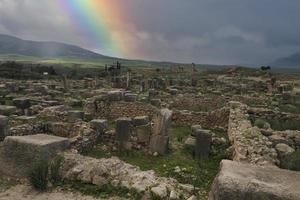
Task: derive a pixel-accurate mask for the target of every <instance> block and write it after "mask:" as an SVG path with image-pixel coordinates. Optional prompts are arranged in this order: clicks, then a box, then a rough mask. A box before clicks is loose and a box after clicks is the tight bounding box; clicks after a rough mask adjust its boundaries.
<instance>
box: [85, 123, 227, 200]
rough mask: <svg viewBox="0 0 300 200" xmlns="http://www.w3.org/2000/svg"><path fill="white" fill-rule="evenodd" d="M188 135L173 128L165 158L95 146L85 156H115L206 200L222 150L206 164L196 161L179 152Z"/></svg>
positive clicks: (223, 150)
mask: <svg viewBox="0 0 300 200" xmlns="http://www.w3.org/2000/svg"><path fill="white" fill-rule="evenodd" d="M189 134H190V128H189V127H175V128H173V129H172V133H171V137H170V140H171V148H170V153H169V154H168V155H165V156H152V155H145V153H143V152H139V151H124V150H122V151H113V152H110V151H103V150H102V149H101V146H102V145H98V146H96V147H95V148H94V149H93V150H92V151H91V152H89V153H88V154H87V155H88V156H91V157H95V158H109V157H111V156H117V157H119V158H120V159H121V160H123V161H125V162H127V163H130V164H132V165H136V166H139V167H140V168H141V170H154V171H155V172H156V174H157V175H158V176H163V177H171V178H175V179H177V180H178V181H179V182H180V183H183V184H191V185H193V186H195V187H198V188H200V193H201V195H200V197H201V198H203V199H205V198H207V195H208V192H209V190H210V187H211V184H212V182H213V180H214V178H215V176H216V175H217V173H218V169H219V163H220V161H221V160H222V159H224V158H226V156H225V147H220V148H219V149H216V150H215V151H214V153H213V154H212V155H211V156H210V157H209V159H207V160H197V159H194V158H193V155H192V154H191V153H190V152H188V151H186V150H185V149H184V148H183V144H182V142H183V141H184V139H185V138H186V137H187V136H188V135H189Z"/></svg>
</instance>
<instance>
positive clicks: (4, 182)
mask: <svg viewBox="0 0 300 200" xmlns="http://www.w3.org/2000/svg"><path fill="white" fill-rule="evenodd" d="M16 184H17V182H16V181H14V180H10V179H6V178H3V177H0V192H4V191H6V190H8V189H9V188H11V187H13V186H15V185H16Z"/></svg>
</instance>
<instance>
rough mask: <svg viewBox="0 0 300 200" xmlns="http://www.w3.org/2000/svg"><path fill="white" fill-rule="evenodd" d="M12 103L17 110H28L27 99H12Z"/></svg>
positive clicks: (28, 102) (28, 101)
mask: <svg viewBox="0 0 300 200" xmlns="http://www.w3.org/2000/svg"><path fill="white" fill-rule="evenodd" d="M13 103H14V105H15V106H16V107H17V108H20V109H28V108H30V106H31V103H30V99H29V98H23V97H21V98H15V99H13Z"/></svg>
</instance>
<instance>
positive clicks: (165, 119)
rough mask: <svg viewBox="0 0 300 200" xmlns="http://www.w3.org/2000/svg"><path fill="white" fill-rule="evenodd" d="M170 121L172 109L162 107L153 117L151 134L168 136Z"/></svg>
mask: <svg viewBox="0 0 300 200" xmlns="http://www.w3.org/2000/svg"><path fill="white" fill-rule="evenodd" d="M171 122H172V111H171V110H169V109H162V110H160V112H159V113H158V114H157V115H156V116H155V117H154V120H153V123H154V126H153V134H154V135H162V136H168V135H169V131H170V127H171Z"/></svg>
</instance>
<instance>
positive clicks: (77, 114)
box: [68, 110, 84, 121]
mask: <svg viewBox="0 0 300 200" xmlns="http://www.w3.org/2000/svg"><path fill="white" fill-rule="evenodd" d="M68 119H69V120H70V121H77V120H83V119H84V112H83V111H80V110H70V111H69V112H68Z"/></svg>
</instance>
